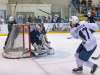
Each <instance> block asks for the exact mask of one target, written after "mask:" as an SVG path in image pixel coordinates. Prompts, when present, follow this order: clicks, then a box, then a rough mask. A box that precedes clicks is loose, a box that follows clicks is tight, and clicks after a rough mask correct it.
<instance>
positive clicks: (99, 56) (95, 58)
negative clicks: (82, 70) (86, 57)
mask: <svg viewBox="0 0 100 75" xmlns="http://www.w3.org/2000/svg"><path fill="white" fill-rule="evenodd" d="M99 58H100V55H98V56H97V57H92V59H94V60H97V59H99Z"/></svg>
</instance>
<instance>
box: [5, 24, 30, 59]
mask: <svg viewBox="0 0 100 75" xmlns="http://www.w3.org/2000/svg"><path fill="white" fill-rule="evenodd" d="M29 27H30V25H13V28H12V31H11V33H10V35H9V37H8V40H7V44H6V46H5V49H4V51H3V56H4V57H6V58H25V57H30V56H31V55H30V46H29V31H30V30H29Z"/></svg>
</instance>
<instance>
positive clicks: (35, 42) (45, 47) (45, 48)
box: [30, 24, 53, 56]
mask: <svg viewBox="0 0 100 75" xmlns="http://www.w3.org/2000/svg"><path fill="white" fill-rule="evenodd" d="M42 29H43V28H42V27H41V25H39V24H38V25H35V26H34V28H33V29H31V32H30V39H31V44H32V46H33V47H34V50H32V54H33V55H35V56H38V55H43V54H51V53H52V50H53V49H52V48H51V47H50V45H49V44H48V43H47V42H46V40H45V36H44V34H43V33H42Z"/></svg>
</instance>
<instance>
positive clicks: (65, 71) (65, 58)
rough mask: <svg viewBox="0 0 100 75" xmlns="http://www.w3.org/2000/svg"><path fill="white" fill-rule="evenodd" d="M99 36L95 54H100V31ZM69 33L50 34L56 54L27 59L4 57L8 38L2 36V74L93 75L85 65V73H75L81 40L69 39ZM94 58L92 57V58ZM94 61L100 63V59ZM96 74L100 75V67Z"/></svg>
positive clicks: (0, 54) (0, 38) (0, 48)
mask: <svg viewBox="0 0 100 75" xmlns="http://www.w3.org/2000/svg"><path fill="white" fill-rule="evenodd" d="M94 35H95V36H96V38H97V43H98V47H97V49H96V51H95V53H94V54H93V56H97V55H99V54H100V33H95V34H94ZM68 37H69V34H48V39H49V40H50V41H51V46H52V47H53V48H54V49H55V54H54V55H50V56H46V57H39V58H35V57H33V58H27V59H5V58H3V57H2V51H3V50H2V47H3V45H4V41H5V39H6V37H5V36H2V37H1V36H0V75H91V74H90V70H91V69H90V68H87V67H84V71H83V73H73V72H72V69H73V68H74V67H76V63H75V58H74V53H75V51H76V49H77V47H78V45H79V44H80V42H81V41H80V40H76V39H73V38H70V39H67V38H68ZM90 60H92V59H90ZM92 61H93V62H95V63H97V64H98V65H100V59H98V60H96V61H94V60H92ZM94 75H100V68H98V70H97V71H96V72H95V74H94Z"/></svg>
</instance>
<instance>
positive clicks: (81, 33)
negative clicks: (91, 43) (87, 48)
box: [79, 27, 90, 40]
mask: <svg viewBox="0 0 100 75" xmlns="http://www.w3.org/2000/svg"><path fill="white" fill-rule="evenodd" d="M83 32H85V34H84V33H83ZM79 34H80V36H81V37H82V38H83V39H85V40H87V38H88V39H90V36H89V33H88V30H87V28H86V27H85V28H83V29H82V31H79ZM86 37H87V38H86Z"/></svg>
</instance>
